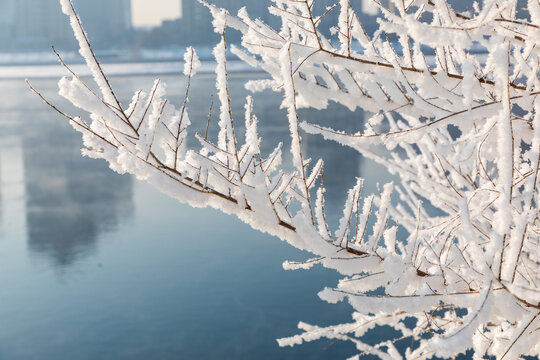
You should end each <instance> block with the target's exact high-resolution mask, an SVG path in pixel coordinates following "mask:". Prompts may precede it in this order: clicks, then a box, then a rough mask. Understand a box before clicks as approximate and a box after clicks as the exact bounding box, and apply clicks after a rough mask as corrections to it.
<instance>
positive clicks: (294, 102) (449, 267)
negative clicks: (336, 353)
mask: <svg viewBox="0 0 540 360" xmlns="http://www.w3.org/2000/svg"><path fill="white" fill-rule="evenodd" d="M319 1H323V0H319ZM366 1H371V4H370V6H371V7H375V8H378V11H379V13H380V14H381V15H380V18H379V29H378V30H377V31H376V32H375V33H374V34H373V35H371V36H370V35H368V34H367V33H366V32H365V31H364V29H363V28H362V24H361V22H360V21H359V18H358V16H357V14H356V12H355V8H354V7H353V5H355V2H353V4H351V3H349V1H348V0H340V1H337V2H336V3H335V4H334V3H333V2H329V3H328V5H329V6H330V7H329V8H328V11H325V12H323V13H315V10H314V9H315V7H314V2H315V0H273V4H272V6H271V7H270V9H269V11H270V12H272V13H273V14H274V15H276V16H278V17H280V18H281V20H282V26H281V29H280V30H279V31H278V30H274V29H271V28H270V27H268V26H267V25H265V24H264V23H262V22H261V21H260V20H255V19H251V18H250V17H249V15H248V13H247V11H246V10H245V9H242V10H240V11H239V13H238V14H237V15H236V16H234V15H231V14H229V13H228V12H227V11H226V10H222V9H218V8H216V7H214V6H213V5H210V4H206V3H205V5H206V6H207V7H208V8H209V10H210V11H211V12H212V14H213V16H214V27H215V31H216V32H217V33H219V34H221V35H222V41H221V42H220V43H219V44H218V45H217V46H216V48H215V50H214V55H215V57H216V61H217V66H216V75H217V82H216V85H217V90H218V93H219V102H220V120H219V137H218V140H217V142H216V143H214V142H212V141H211V140H209V139H208V138H207V137H206V136H202V135H199V134H195V135H194V136H195V137H196V138H197V139H198V141H199V143H200V148H199V149H198V150H193V149H186V147H185V139H186V136H187V131H188V129H189V127H188V125H189V123H190V121H189V118H188V111H187V110H188V109H187V98H188V96H189V85H188V87H187V90H186V98H185V102H184V104H183V106H182V108H181V109H180V110H177V109H175V107H174V106H173V105H172V104H171V103H169V102H168V101H167V100H166V99H165V98H164V95H165V92H164V88H163V85H162V84H161V83H160V82H159V81H156V82H155V84H154V86H153V87H152V88H151V90H150V91H149V92H148V93H144V92H142V91H138V92H136V93H135V95H134V97H133V101H132V103H131V105H130V106H129V107H128V108H127V109H124V108H122V106H121V105H120V103H119V102H118V100H117V99H116V96H115V95H114V91H113V89H112V88H111V86H110V84H109V82H108V81H107V79H106V77H105V75H104V74H103V72H102V70H101V67H100V66H99V63H98V62H97V60H96V58H95V56H94V54H93V52H92V50H91V47H90V44H89V43H88V40H87V38H86V35H85V33H84V31H83V29H82V27H81V22H80V20H79V19H78V17H77V15H76V13H75V11H74V9H73V6H72V4H71V2H70V1H69V0H62V6H63V10H64V12H65V13H66V14H67V15H69V16H70V18H71V24H72V26H73V29H74V31H75V35H76V38H77V40H78V41H79V43H80V46H81V54H82V55H83V56H84V57H85V59H86V61H87V63H88V65H89V67H90V69H91V70H92V73H93V75H94V79H95V80H96V82H97V83H98V85H99V87H100V90H101V94H95V93H93V92H92V91H91V90H90V89H89V88H88V87H87V86H86V85H85V84H84V83H83V82H82V81H81V80H80V79H79V78H78V77H76V76H75V75H74V74H72V75H73V76H72V77H70V78H63V79H62V80H61V81H60V93H61V94H62V95H63V96H65V97H66V98H67V99H69V100H70V101H72V102H73V103H74V104H75V105H77V106H78V107H80V108H81V109H83V110H85V111H87V112H88V113H90V117H89V120H88V121H86V120H84V119H82V118H79V117H76V118H72V117H69V116H68V118H69V120H70V121H71V122H72V124H73V125H74V127H75V129H77V130H78V131H80V132H82V134H83V140H84V144H85V147H86V150H85V154H86V155H88V156H91V157H94V158H103V159H105V160H107V161H108V162H109V164H110V166H111V168H112V169H114V170H116V171H118V172H128V173H131V174H134V175H136V176H137V177H138V178H140V179H144V180H146V181H148V182H150V183H151V184H153V185H154V186H156V187H157V188H159V189H160V190H161V191H163V192H165V193H167V194H169V195H171V196H173V197H175V198H177V199H178V200H179V201H182V202H187V203H189V204H191V205H192V206H197V207H200V206H212V207H214V208H217V209H219V210H221V211H224V212H226V213H229V214H234V215H236V216H237V217H238V218H240V219H242V220H243V221H245V222H246V223H248V224H249V225H251V226H252V227H253V228H254V229H257V230H260V231H264V232H268V233H270V234H272V235H275V236H277V237H279V238H281V239H283V240H285V241H287V242H288V243H290V244H291V245H293V246H295V247H297V248H300V249H304V250H308V251H310V252H311V253H313V254H314V255H315V258H313V259H311V260H309V261H306V262H302V263H297V262H287V263H285V264H284V267H285V268H287V269H299V268H303V269H305V268H310V267H311V266H313V265H315V264H322V265H324V266H326V267H329V268H333V269H336V270H337V271H339V272H340V273H341V274H343V275H344V276H345V277H344V278H343V279H342V280H341V281H340V282H339V284H337V286H336V287H334V288H326V289H325V290H323V291H322V292H321V293H320V294H319V295H320V297H321V298H322V299H324V300H326V301H329V302H337V301H341V300H344V299H347V300H348V301H349V303H350V304H351V306H352V307H353V309H354V314H353V318H352V321H351V322H350V323H347V324H339V325H335V326H330V327H326V328H320V327H317V326H312V325H308V324H305V323H300V324H299V327H300V329H302V330H303V331H304V332H303V333H302V334H300V335H297V336H294V337H291V338H287V339H281V340H279V343H280V345H282V346H285V345H294V344H299V343H302V342H304V341H312V340H316V339H319V338H323V337H325V338H330V339H339V340H345V341H351V342H353V343H354V344H355V345H356V348H357V349H358V352H359V353H358V356H361V355H363V354H374V355H376V356H378V357H379V358H381V359H401V358H403V357H405V358H410V359H429V358H432V357H433V356H439V357H444V358H450V357H452V356H454V355H455V354H457V353H463V352H465V351H466V350H468V349H473V350H474V354H475V355H474V356H475V359H481V358H483V356H484V355H485V354H489V355H495V356H496V357H497V358H500V359H502V358H506V359H517V358H518V357H520V355H527V354H528V355H538V354H539V353H540V330H539V329H540V316H539V315H540V235H539V234H540V221H539V215H538V200H539V199H538V196H539V190H538V182H539V178H538V167H539V156H540V98H539V97H538V95H539V94H540V84H539V77H538V70H539V66H540V56H539V55H540V46H539V45H540V3H538V1H537V0H529V1H528V2H527V1H517V0H486V1H484V2H483V3H482V4H481V5H478V4H477V3H474V4H471V5H470V6H469V9H468V11H466V12H456V11H454V10H453V9H452V6H451V4H450V3H449V2H446V1H444V0H390V4H389V6H385V4H387V2H382V1H379V0H366ZM390 5H391V6H390ZM330 12H339V17H338V19H339V20H338V23H337V24H335V27H334V28H333V31H334V34H335V35H334V38H332V39H329V38H327V37H325V35H324V34H323V32H321V31H320V29H319V26H320V24H321V21H320V20H321V18H322V17H323V16H327V14H328V13H330ZM227 27H232V28H234V29H236V30H238V31H240V32H241V33H242V35H243V37H242V45H241V47H234V46H233V47H232V51H233V52H234V53H235V54H236V55H238V56H239V57H240V58H241V59H242V60H244V61H245V62H247V63H249V64H251V65H253V66H257V67H259V68H261V69H262V70H264V71H265V72H267V73H268V74H269V75H270V77H271V80H263V81H251V82H249V83H248V84H247V86H248V88H249V89H251V90H253V91H260V90H262V89H266V88H272V89H274V90H276V91H282V92H283V94H284V98H283V99H284V100H283V104H282V105H283V107H284V108H286V109H287V116H288V120H289V125H290V135H291V139H292V141H291V148H290V151H291V152H292V155H293V157H292V158H293V165H294V170H293V171H292V172H291V171H286V170H284V169H285V168H284V167H282V166H281V151H282V146H281V145H279V146H278V147H277V148H276V149H275V150H274V151H273V152H272V153H270V154H261V152H260V146H259V145H260V142H261V141H262V139H260V138H259V136H258V133H257V118H256V117H255V114H253V112H252V99H251V98H249V97H248V98H247V99H246V115H245V120H244V121H245V124H246V125H245V128H246V131H245V134H239V133H237V131H236V128H235V121H239V119H233V117H232V115H231V111H230V103H231V101H238V99H230V98H229V92H228V89H227V64H226V53H227V51H228V48H227V43H226V42H225V36H224V33H225V29H226V28H227ZM479 48H480V49H484V50H485V54H484V53H480V54H479V53H478V51H477V49H479ZM428 54H433V55H428ZM185 59H186V66H185V74H186V76H188V78H189V80H191V77H192V76H193V75H194V74H195V71H196V69H197V67H198V59H197V57H196V55H195V53H194V51H193V50H192V49H189V50H188V52H187V54H186V57H185ZM188 84H189V82H188ZM329 101H334V102H337V103H340V104H342V105H344V106H346V107H348V108H349V109H351V110H353V109H355V108H357V107H361V108H363V109H365V110H367V111H369V112H371V113H372V116H371V117H370V118H369V120H367V121H366V122H365V124H359V125H358V129H359V131H358V132H356V133H350V134H349V133H343V132H340V131H336V130H333V129H332V124H331V122H330V121H329V123H328V125H327V126H326V127H321V126H318V125H313V124H310V123H307V122H302V123H300V122H299V119H298V114H297V110H298V109H299V108H301V107H313V108H316V109H321V110H322V109H324V108H325V107H326V105H327V104H328V102H329ZM66 116H67V115H66ZM197 121H202V120H199V119H197ZM302 130H303V132H302ZM305 133H308V134H318V135H320V136H324V138H325V139H328V140H333V141H337V142H339V143H341V144H343V145H346V146H350V147H352V148H354V149H356V150H358V151H359V152H360V153H361V154H362V155H364V156H366V157H369V158H371V159H373V160H375V161H377V162H379V163H381V164H382V165H384V166H386V167H387V168H388V169H389V170H390V171H391V172H392V173H395V174H397V175H399V177H400V179H401V182H400V183H399V184H395V185H394V184H387V185H385V186H384V187H383V189H382V192H381V193H380V194H375V195H373V194H364V193H363V192H362V185H363V180H362V179H358V180H357V183H356V185H355V186H354V187H353V188H352V189H351V190H349V193H348V198H347V202H346V203H345V204H344V210H343V217H342V218H341V220H340V222H339V224H338V225H339V226H338V229H337V231H336V232H332V231H330V230H329V229H330V228H332V227H331V226H329V225H328V224H327V221H326V215H325V207H324V203H325V198H324V197H325V190H324V187H323V186H322V185H320V184H321V182H320V180H319V178H320V176H321V174H322V173H323V170H324V164H323V162H322V161H320V160H319V161H313V162H312V161H310V160H309V159H308V157H307V156H306V154H303V153H302V146H301V144H302V136H306V135H305ZM381 147H385V148H386V150H387V151H386V152H381V151H380V148H381ZM392 196H394V197H395V199H397V201H395V202H391V198H392ZM293 204H296V205H294V206H293ZM293 208H299V209H300V210H298V211H295V212H293V211H292V210H291V209H293ZM433 208H436V209H437V210H438V212H437V214H438V215H436V216H434V215H433V214H434V212H433V211H432V210H431V209H433ZM398 229H402V231H401V232H400V233H406V234H408V235H407V236H405V237H400V238H397V234H398ZM375 289H379V290H380V289H383V290H382V292H381V294H380V295H372V292H371V291H372V290H375ZM406 319H408V320H411V319H414V321H413V322H412V323H413V324H414V326H411V325H410V324H411V321H406ZM406 324H408V325H406ZM382 325H386V326H390V327H392V328H394V329H395V330H396V331H397V332H398V333H400V334H401V336H400V337H399V338H398V339H396V338H392V339H385V338H382V339H380V342H379V343H378V344H375V345H369V344H367V343H365V342H363V340H362V336H363V335H364V334H366V332H368V331H369V330H371V329H373V328H374V327H377V326H382ZM400 339H407V341H408V343H411V344H413V346H411V347H409V348H407V349H406V350H405V352H404V350H403V349H400V350H398V348H397V347H396V345H395V343H396V342H397V341H398V340H400Z"/></svg>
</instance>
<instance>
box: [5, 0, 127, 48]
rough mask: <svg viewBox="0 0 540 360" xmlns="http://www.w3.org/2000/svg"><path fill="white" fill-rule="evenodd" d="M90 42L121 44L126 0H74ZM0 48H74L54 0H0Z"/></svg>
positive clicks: (108, 44)
mask: <svg viewBox="0 0 540 360" xmlns="http://www.w3.org/2000/svg"><path fill="white" fill-rule="evenodd" d="M73 2H74V5H75V7H76V9H77V12H78V13H79V15H80V16H81V18H82V22H83V24H84V26H85V29H86V31H87V32H88V33H89V36H90V38H91V40H92V41H93V45H94V46H95V47H98V48H109V47H112V46H114V45H116V44H118V45H120V46H122V45H125V43H126V40H128V37H129V34H130V33H131V1H130V0H74V1H73ZM0 9H1V11H0V51H37V50H43V49H46V48H48V47H50V46H51V45H55V46H57V47H59V48H74V47H75V41H74V38H73V33H72V31H71V29H70V27H69V21H68V18H67V17H66V16H65V15H64V14H63V13H62V10H61V7H60V2H59V1H58V0H0Z"/></svg>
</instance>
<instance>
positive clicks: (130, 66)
mask: <svg viewBox="0 0 540 360" xmlns="http://www.w3.org/2000/svg"><path fill="white" fill-rule="evenodd" d="M70 68H71V69H72V70H73V71H74V72H75V73H76V74H77V75H79V76H82V77H84V76H90V75H91V74H90V70H89V68H88V67H87V66H86V65H85V64H75V65H70ZM214 68H215V63H214V62H213V61H202V62H201V68H200V69H199V71H198V72H199V73H207V74H208V73H213V72H214ZM103 69H104V71H105V73H106V74H107V75H108V76H126V75H174V74H178V75H180V74H182V72H183V71H184V63H183V62H182V61H168V62H138V63H104V64H103ZM227 69H228V70H229V72H235V73H244V72H259V71H260V69H257V68H253V67H251V66H249V65H247V64H246V63H245V62H242V61H239V60H231V61H229V62H228V64H227ZM65 75H69V72H68V71H67V70H66V69H65V68H64V67H63V66H62V65H60V64H57V65H0V80H5V79H26V78H29V79H36V78H39V79H42V78H58V77H62V76H65Z"/></svg>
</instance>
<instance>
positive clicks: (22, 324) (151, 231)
mask: <svg viewBox="0 0 540 360" xmlns="http://www.w3.org/2000/svg"><path fill="white" fill-rule="evenodd" d="M261 76H262V75H254V74H250V75H243V74H233V75H231V77H230V86H229V88H230V90H231V97H232V99H233V110H234V111H233V113H234V115H235V118H236V119H239V120H238V121H242V119H243V116H242V110H243V106H244V101H243V98H244V96H245V95H246V91H245V90H244V88H243V84H244V83H245V81H246V80H248V78H253V77H261ZM162 81H164V82H166V83H168V84H169V87H168V92H169V99H170V100H171V101H173V102H175V103H176V104H181V100H182V98H183V93H184V91H185V88H184V87H185V81H184V79H182V78H181V77H179V76H170V75H169V76H164V77H163V78H162ZM213 81H214V79H213V77H212V76H211V75H201V76H199V77H197V78H195V80H194V83H193V86H192V92H191V95H190V99H191V101H190V104H189V111H190V118H191V121H192V123H194V130H193V131H192V133H193V132H194V131H195V130H196V131H199V132H200V131H202V129H204V126H205V125H206V119H207V116H208V110H209V105H210V94H212V93H213V92H214V93H215V89H214V82H213ZM112 83H113V85H114V86H115V88H116V89H117V91H118V94H119V97H120V99H121V100H122V102H123V103H124V104H127V102H128V101H129V99H130V98H131V96H132V93H133V92H134V91H135V90H137V89H138V88H143V89H149V88H150V87H151V85H152V83H153V77H149V76H137V77H135V76H131V77H129V76H124V77H114V78H113V79H112ZM32 84H33V86H34V87H36V88H37V89H39V90H40V91H41V92H42V93H43V94H45V95H46V96H47V97H48V98H49V99H50V100H51V101H52V102H53V103H55V104H57V105H58V106H59V107H60V108H62V109H65V110H66V111H67V112H68V113H70V114H74V115H83V116H84V115H85V114H84V113H81V112H80V111H77V110H76V109H74V108H73V107H71V106H70V105H69V104H67V103H66V101H65V100H63V99H61V98H60V97H59V96H58V95H57V85H56V80H55V79H36V80H34V81H32ZM0 95H1V96H0V359H10V360H11V359H40V360H43V359H71V360H77V359H92V360H94V359H298V358H309V359H319V358H330V359H336V358H346V357H348V356H351V355H353V354H354V347H353V346H352V345H350V344H343V343H336V344H333V343H332V342H331V341H328V340H321V341H317V342H314V343H309V344H304V345H300V346H296V347H293V348H280V347H278V345H277V343H276V341H275V339H276V338H280V337H285V336H291V335H294V334H297V333H298V332H299V330H298V329H297V324H298V322H299V321H305V322H308V323H311V324H318V325H331V324H337V323H341V322H345V321H348V320H350V319H351V308H350V306H349V305H348V304H346V303H340V304H337V305H332V304H327V303H324V302H323V301H321V300H320V299H319V298H318V297H317V292H318V291H320V290H322V289H323V288H324V287H325V286H334V285H335V284H336V282H337V280H338V279H339V276H338V275H337V274H336V273H335V272H334V271H331V270H328V269H323V268H321V267H315V268H314V269H312V270H309V271H292V272H291V271H285V270H283V269H282V267H281V264H282V262H283V261H285V260H296V261H298V260H304V259H307V258H309V256H310V254H307V253H304V252H301V251H298V250H296V249H294V248H291V247H290V246H289V245H288V244H285V243H282V242H281V241H279V240H278V239H276V238H273V237H271V236H268V235H266V234H260V233H258V232H256V231H254V230H252V229H251V228H249V227H248V226H247V225H245V224H243V223H241V222H240V221H238V220H237V219H235V218H234V217H231V216H227V215H223V214H221V213H220V212H218V211H215V210H212V209H192V208H190V207H189V206H186V205H183V204H180V203H178V202H177V201H174V200H172V199H170V198H168V197H166V196H164V195H162V194H160V193H159V192H157V191H156V190H154V189H153V188H152V187H150V186H149V185H147V184H145V183H144V182H140V181H137V180H135V179H133V178H132V177H130V176H129V175H118V174H116V173H114V172H113V171H111V170H110V169H109V168H108V167H107V166H106V164H105V163H104V162H103V161H96V160H91V159H88V158H83V157H81V156H80V150H79V149H80V147H81V140H80V136H79V134H78V133H76V132H75V131H74V130H73V129H72V128H71V127H70V126H69V124H68V123H67V121H65V119H63V118H61V117H60V116H59V115H58V114H56V113H55V112H53V111H52V110H51V109H49V108H48V107H47V106H46V105H44V104H43V103H42V102H41V100H40V99H39V98H38V97H37V96H36V95H34V94H32V93H31V92H30V91H29V90H28V88H27V86H26V84H25V83H24V81H22V80H17V79H15V80H0ZM279 103H280V96H279V94H275V93H272V92H264V93H262V94H257V95H255V112H256V114H257V116H258V118H259V120H260V128H261V135H262V136H263V138H264V139H265V143H263V151H265V152H268V151H270V150H271V149H272V148H273V146H275V145H276V144H277V143H278V141H281V140H284V142H285V146H287V144H288V141H287V139H288V135H287V134H288V125H287V120H286V118H285V116H284V115H283V114H284V112H283V110H280V109H279ZM215 107H217V105H216V104H215ZM363 116H364V115H363V113H362V112H361V111H357V112H355V113H351V112H349V111H348V110H346V109H344V108H342V107H339V106H337V105H334V106H331V107H330V109H329V110H327V111H319V112H317V111H303V112H302V113H301V117H302V118H303V119H309V120H310V121H312V122H316V123H326V124H329V125H332V126H334V127H336V128H340V129H348V130H352V131H354V130H356V129H358V128H359V126H360V124H361V123H362V119H363ZM216 123H217V119H216V115H215V114H214V116H213V121H212V123H211V130H210V137H212V136H215V134H216V129H215V127H216ZM304 140H305V141H304V146H305V149H304V151H306V152H307V153H308V154H309V155H310V156H313V157H314V158H317V157H319V156H323V158H324V160H325V161H326V169H325V185H326V186H327V188H328V190H327V195H328V200H327V202H328V206H327V208H328V209H329V210H328V212H329V213H330V216H329V218H330V221H333V222H336V221H337V220H338V217H339V216H338V215H339V213H340V211H341V210H340V206H341V204H342V203H343V201H344V200H345V196H346V191H347V189H348V188H349V187H350V186H352V184H353V183H354V182H355V177H356V176H360V175H361V176H363V177H366V178H367V179H368V180H369V184H370V187H369V188H368V192H369V191H374V189H375V184H376V182H378V181H381V182H382V181H384V179H385V178H386V175H385V173H384V171H382V170H381V169H380V168H379V167H377V166H375V165H374V164H372V163H369V162H367V161H365V160H363V159H362V158H361V157H360V156H359V155H358V154H357V153H355V152H354V151H352V150H350V149H346V148H343V147H341V146H339V145H336V144H333V143H329V142H326V141H322V139H320V138H318V137H314V136H308V135H305V136H304ZM190 144H191V145H193V146H195V145H196V144H195V141H191V142H190ZM288 158H289V156H288V155H287V154H286V156H285V161H287V159H288Z"/></svg>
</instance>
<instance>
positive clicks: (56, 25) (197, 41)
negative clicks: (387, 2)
mask: <svg viewBox="0 0 540 360" xmlns="http://www.w3.org/2000/svg"><path fill="white" fill-rule="evenodd" d="M211 2H213V3H215V4H216V5H218V6H221V7H225V8H226V9H228V10H229V11H230V12H232V13H234V14H236V12H237V11H238V9H240V8H241V7H246V8H247V11H248V13H249V14H250V15H251V16H252V17H254V18H260V19H262V20H263V21H264V22H265V23H267V24H269V25H271V26H279V22H278V18H277V17H275V16H273V15H270V14H269V12H268V11H267V7H268V5H269V4H270V2H268V1H262V0H256V1H245V0H215V1H211ZM73 3H74V5H75V7H76V10H77V11H78V13H79V15H80V17H81V19H82V22H83V25H84V27H85V29H86V31H87V32H88V34H89V37H90V40H91V42H92V44H93V46H94V48H95V49H96V50H97V51H98V53H100V55H101V56H102V57H103V58H104V59H105V60H107V61H135V60H140V59H146V60H158V59H160V58H161V59H163V58H164V57H165V58H169V59H170V58H179V56H180V55H181V53H182V51H183V49H184V48H185V47H186V46H187V45H195V46H198V47H200V48H204V47H210V46H213V44H215V42H216V39H217V35H216V34H214V33H213V31H212V27H211V21H210V20H211V19H210V13H209V11H208V10H207V9H206V8H205V7H204V6H203V5H202V4H200V3H199V2H198V1H196V0H151V1H150V0H73ZM351 3H352V4H353V6H355V7H358V8H359V10H362V9H361V8H362V0H356V1H352V2H351ZM329 4H330V2H324V1H319V2H315V9H314V11H315V13H320V14H322V13H324V12H325V10H326V7H327V6H329ZM0 9H1V11H0V64H1V63H2V62H3V63H21V62H26V63H28V62H33V63H42V62H47V61H54V58H53V57H51V56H50V54H49V53H50V47H51V46H52V45H54V46H55V47H56V48H57V49H59V50H61V51H64V52H68V51H73V50H76V43H75V41H74V38H73V36H72V32H71V30H70V28H69V23H68V20H67V18H66V16H65V15H64V14H62V12H61V10H60V4H59V1H58V0H0ZM359 13H360V14H361V17H362V21H363V23H364V26H365V27H366V30H367V31H368V32H370V31H371V30H372V29H373V28H374V26H375V24H376V23H375V19H374V18H373V17H372V16H368V15H366V14H364V13H363V12H361V11H359ZM338 15H339V13H338V11H332V12H330V13H328V15H327V16H326V17H325V18H324V20H323V21H322V24H321V28H322V29H325V31H326V32H327V33H328V29H329V27H330V26H333V25H335V24H336V21H337V17H338ZM326 25H327V26H326ZM229 41H231V42H238V41H239V37H238V34H235V33H234V32H233V33H232V34H231V35H230V40H229ZM147 50H162V51H161V52H155V51H153V52H148V51H147ZM165 50H166V51H167V52H164V51H165ZM30 53H33V54H34V56H31V55H30ZM40 53H45V56H42V55H43V54H40ZM10 54H11V55H10ZM14 54H19V56H17V55H14ZM208 55H209V53H208Z"/></svg>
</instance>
